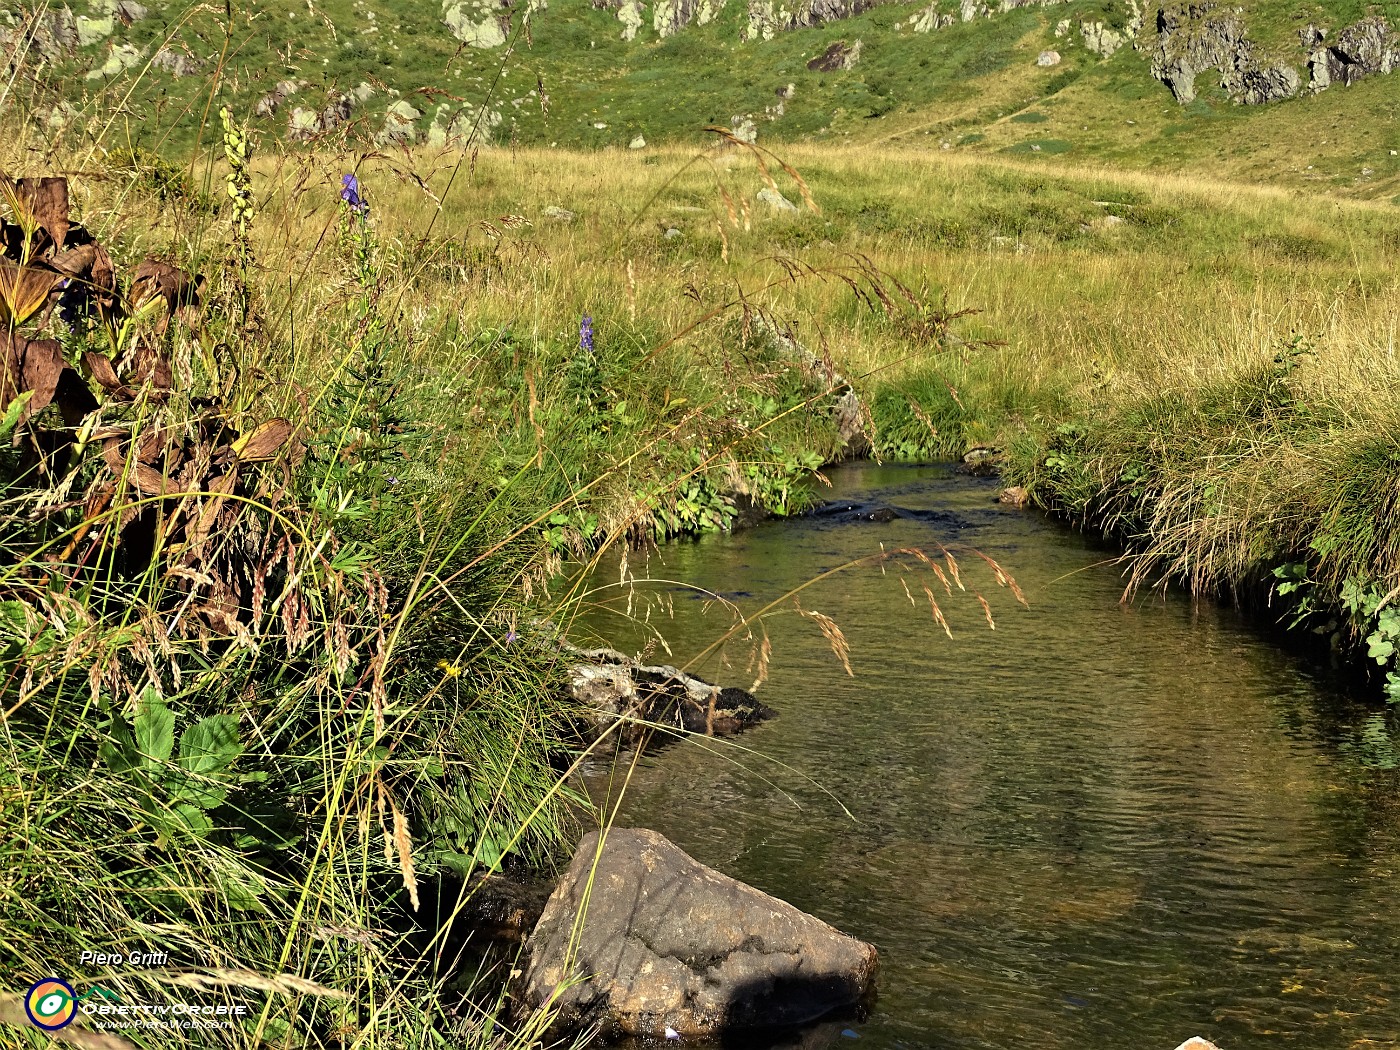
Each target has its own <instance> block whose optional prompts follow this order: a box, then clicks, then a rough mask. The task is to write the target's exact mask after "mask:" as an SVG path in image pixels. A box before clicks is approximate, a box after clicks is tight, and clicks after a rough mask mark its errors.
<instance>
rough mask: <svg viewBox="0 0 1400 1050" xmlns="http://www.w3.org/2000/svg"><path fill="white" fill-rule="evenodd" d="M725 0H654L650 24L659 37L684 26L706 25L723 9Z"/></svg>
mask: <svg viewBox="0 0 1400 1050" xmlns="http://www.w3.org/2000/svg"><path fill="white" fill-rule="evenodd" d="M724 4H725V0H656V4H655V6H654V7H653V8H652V11H651V26H652V28H653V29H655V30H656V35H657V36H660V37H668V36H672V35H674V34H676V33H679V32H680V31H681V30H682V29H684V28H685V27H686V26H688V25H690V24H692V23H694V24H695V25H700V26H703V25H708V24H709V23H711V22H713V21H714V20H715V18H716V16H718V15H719V13H720V12H721V11H723V10H724Z"/></svg>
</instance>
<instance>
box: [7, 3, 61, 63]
mask: <svg viewBox="0 0 1400 1050" xmlns="http://www.w3.org/2000/svg"><path fill="white" fill-rule="evenodd" d="M15 22H16V24H15V25H14V27H13V28H3V27H0V47H3V48H5V50H7V51H8V50H10V49H11V48H13V49H14V50H15V52H22V51H24V50H26V49H32V50H33V51H34V52H37V53H38V54H39V55H40V56H41V57H43V58H45V59H47V60H48V61H50V62H56V61H58V60H59V59H62V58H66V57H67V56H69V55H71V54H72V53H73V52H74V51H76V50H78V46H79V37H78V21H77V19H75V18H74V17H73V12H72V11H70V10H69V9H68V8H67V7H58V8H53V7H51V8H49V9H48V10H47V11H33V12H30V13H28V14H25V13H21V14H20V15H19V17H18V18H16V19H15ZM31 57H32V56H31Z"/></svg>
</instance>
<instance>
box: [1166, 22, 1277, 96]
mask: <svg viewBox="0 0 1400 1050" xmlns="http://www.w3.org/2000/svg"><path fill="white" fill-rule="evenodd" d="M1208 69H1214V70H1217V71H1218V72H1219V74H1220V86H1221V87H1223V88H1224V89H1225V91H1226V93H1227V94H1228V95H1229V96H1230V97H1231V98H1232V99H1233V100H1234V101H1236V102H1239V103H1243V104H1246V105H1260V104H1262V103H1264V102H1273V101H1276V100H1277V99H1282V98H1291V97H1292V96H1293V95H1296V94H1297V93H1298V90H1299V88H1300V87H1301V86H1302V78H1301V77H1300V76H1299V75H1298V72H1297V70H1295V69H1293V68H1292V67H1291V66H1288V65H1286V64H1284V63H1271V62H1269V61H1268V60H1267V59H1266V58H1265V57H1264V56H1263V54H1262V52H1261V50H1260V48H1259V47H1258V45H1257V44H1255V43H1254V42H1253V41H1252V40H1250V39H1248V37H1247V36H1246V32H1245V25H1244V19H1243V17H1242V16H1241V14H1240V12H1239V11H1238V10H1235V9H1226V8H1220V7H1217V6H1216V5H1215V4H1214V3H1212V2H1210V0H1205V2H1186V3H1174V4H1167V5H1164V6H1163V7H1162V8H1160V9H1159V10H1158V12H1157V38H1156V43H1155V46H1154V47H1153V48H1152V75H1153V76H1154V77H1156V78H1157V79H1158V80H1160V81H1162V83H1164V84H1166V85H1167V86H1168V87H1169V88H1171V92H1172V94H1173V95H1175V96H1176V100H1177V101H1178V102H1180V103H1182V104H1183V105H1185V104H1186V103H1188V102H1191V101H1194V99H1195V98H1196V77H1197V76H1199V75H1200V74H1201V73H1203V72H1205V71H1206V70H1208Z"/></svg>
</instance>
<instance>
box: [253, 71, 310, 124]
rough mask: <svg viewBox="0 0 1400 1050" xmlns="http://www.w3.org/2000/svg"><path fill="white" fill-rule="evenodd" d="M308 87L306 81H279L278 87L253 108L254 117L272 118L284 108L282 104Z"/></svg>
mask: <svg viewBox="0 0 1400 1050" xmlns="http://www.w3.org/2000/svg"><path fill="white" fill-rule="evenodd" d="M305 86H306V81H304V80H279V81H278V82H277V85H276V86H275V87H274V88H273V89H272V90H271V91H269V92H268V93H267V94H266V95H264V96H263V97H262V98H260V99H258V104H257V105H256V106H254V107H253V116H255V117H270V116H272V115H273V114H274V113H276V112H277V111H278V110H279V109H281V108H282V103H284V102H286V101H287V99H289V98H291V97H292V96H293V95H295V94H296V93H297V92H298V91H300V90H301V89H302V88H304V87H305Z"/></svg>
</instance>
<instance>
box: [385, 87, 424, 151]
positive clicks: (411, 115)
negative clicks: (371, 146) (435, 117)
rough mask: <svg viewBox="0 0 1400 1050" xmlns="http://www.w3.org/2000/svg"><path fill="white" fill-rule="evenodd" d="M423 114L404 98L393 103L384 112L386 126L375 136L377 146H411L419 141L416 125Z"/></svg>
mask: <svg viewBox="0 0 1400 1050" xmlns="http://www.w3.org/2000/svg"><path fill="white" fill-rule="evenodd" d="M422 116H423V114H422V113H420V112H418V110H416V109H414V108H413V106H411V105H410V104H409V103H407V102H405V101H404V100H403V99H399V100H398V101H397V102H395V103H394V104H393V105H391V106H390V107H389V109H388V111H387V112H386V113H385V114H384V126H383V127H382V128H380V129H379V133H378V134H377V135H375V136H374V142H375V145H377V146H409V145H412V144H413V143H415V142H417V141H418V130H417V127H416V126H415V125H416V124H417V123H418V120H419V118H420V117H422Z"/></svg>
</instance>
